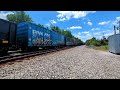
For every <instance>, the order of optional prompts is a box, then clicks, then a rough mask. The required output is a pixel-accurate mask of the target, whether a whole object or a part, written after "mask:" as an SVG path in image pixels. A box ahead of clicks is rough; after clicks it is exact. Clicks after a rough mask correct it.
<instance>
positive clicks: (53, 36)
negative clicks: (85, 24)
mask: <svg viewBox="0 0 120 90" xmlns="http://www.w3.org/2000/svg"><path fill="white" fill-rule="evenodd" d="M76 45H81V42H79V41H78V39H76V38H70V37H67V36H65V35H63V34H60V33H58V32H56V31H53V30H49V29H46V28H44V27H40V26H38V25H37V24H35V23H31V22H22V23H19V24H16V23H13V22H10V21H7V20H3V19H0V53H7V52H8V50H10V49H12V48H15V49H21V50H22V51H24V50H37V49H39V48H44V47H49V48H50V47H64V46H76Z"/></svg>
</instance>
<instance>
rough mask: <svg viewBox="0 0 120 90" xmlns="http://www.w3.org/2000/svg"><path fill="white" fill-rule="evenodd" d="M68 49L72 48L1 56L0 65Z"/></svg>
mask: <svg viewBox="0 0 120 90" xmlns="http://www.w3.org/2000/svg"><path fill="white" fill-rule="evenodd" d="M69 48H72V47H64V48H55V49H47V50H41V51H35V52H26V53H19V54H18V55H8V56H3V57H0V63H5V62H10V61H15V60H20V59H23V58H27V57H32V56H37V55H44V54H47V53H51V52H56V51H60V50H65V49H69ZM11 54H12V53H11Z"/></svg>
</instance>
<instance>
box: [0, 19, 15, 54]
mask: <svg viewBox="0 0 120 90" xmlns="http://www.w3.org/2000/svg"><path fill="white" fill-rule="evenodd" d="M16 29H17V24H15V23H12V22H9V21H7V20H3V19H0V54H3V53H6V52H7V51H8V49H9V48H10V47H12V46H13V45H14V46H15V45H16Z"/></svg>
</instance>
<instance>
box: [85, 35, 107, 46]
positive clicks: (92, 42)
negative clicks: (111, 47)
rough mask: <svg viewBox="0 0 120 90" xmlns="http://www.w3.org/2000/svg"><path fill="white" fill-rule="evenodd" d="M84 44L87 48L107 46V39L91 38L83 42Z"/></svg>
mask: <svg viewBox="0 0 120 90" xmlns="http://www.w3.org/2000/svg"><path fill="white" fill-rule="evenodd" d="M85 44H86V45H87V46H92V45H93V46H103V45H108V39H107V38H106V37H105V36H103V38H102V39H100V40H99V39H96V38H95V37H93V38H91V39H89V40H87V41H86V42H85Z"/></svg>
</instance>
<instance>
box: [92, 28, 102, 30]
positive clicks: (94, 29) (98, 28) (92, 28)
mask: <svg viewBox="0 0 120 90" xmlns="http://www.w3.org/2000/svg"><path fill="white" fill-rule="evenodd" d="M91 30H92V31H95V30H100V28H92V29H91Z"/></svg>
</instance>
